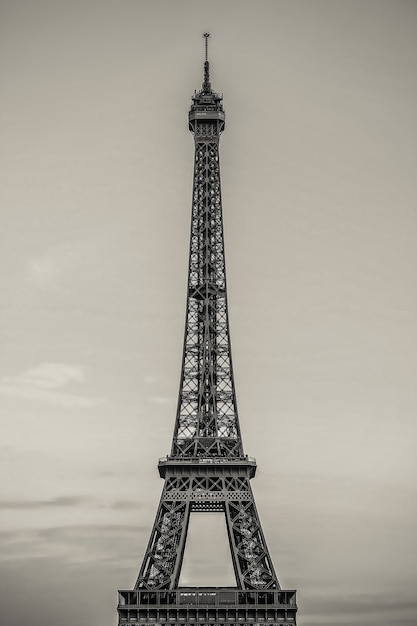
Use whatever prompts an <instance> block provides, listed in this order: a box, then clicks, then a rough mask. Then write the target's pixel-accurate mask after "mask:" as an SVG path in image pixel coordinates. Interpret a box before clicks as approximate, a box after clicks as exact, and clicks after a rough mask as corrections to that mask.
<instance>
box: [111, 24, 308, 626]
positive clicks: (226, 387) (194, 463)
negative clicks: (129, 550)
mask: <svg viewBox="0 0 417 626" xmlns="http://www.w3.org/2000/svg"><path fill="white" fill-rule="evenodd" d="M204 37H205V53H206V54H205V62H204V80H203V84H202V88H201V89H200V90H199V91H198V92H195V94H194V96H193V97H192V105H191V110H190V112H189V129H190V131H191V132H192V134H193V135H194V141H195V161H194V182H193V200H192V217H191V235H190V257H189V269H188V296H187V313H186V324H185V337H184V350H183V359H182V372H181V382H180V390H179V398H178V408H177V415H176V420H175V430H174V436H173V441H172V449H171V453H170V454H169V455H168V456H166V457H165V458H163V459H161V460H160V461H159V465H158V469H159V473H160V476H161V477H162V478H164V479H165V485H164V489H163V492H162V496H161V500H160V504H159V508H158V511H157V514H156V519H155V523H154V526H153V529H152V532H151V537H150V540H149V543H148V546H147V548H146V552H145V557H144V560H143V564H142V567H141V569H140V572H139V576H138V579H137V581H136V584H135V587H134V589H133V590H129V591H119V605H118V614H119V625H120V626H122V625H123V626H125V625H126V624H130V625H133V624H135V625H136V624H137V625H139V624H141V625H146V626H148V625H151V624H152V625H153V624H155V623H157V624H171V625H175V626H177V625H180V624H181V625H183V624H186V625H189V626H193V625H194V624H200V625H201V624H215V625H219V626H220V625H222V626H223V624H228V625H229V626H235V625H237V624H243V625H245V626H247V625H249V624H253V623H257V624H270V625H274V624H277V625H278V624H279V625H280V626H290V625H291V626H294V625H295V622H296V611H297V606H296V598H295V591H294V590H285V591H284V590H282V589H281V588H280V585H279V583H278V579H277V576H276V574H275V571H274V567H273V564H272V561H271V557H270V555H269V553H268V548H267V546H266V542H265V538H264V535H263V532H262V528H261V523H260V520H259V516H258V513H257V510H256V507H255V501H254V497H253V493H252V490H251V486H250V482H249V481H250V479H251V478H253V476H254V475H255V471H256V461H255V459H253V458H251V457H248V456H247V455H245V454H244V451H243V446H242V439H241V434H240V428H239V419H238V413H237V406H236V394H235V387H234V381H233V368H232V357H231V349H230V338H229V320H228V309H227V292H226V273H225V258H224V242H223V221H222V199H221V188H220V161H219V139H220V135H221V133H222V132H223V130H224V127H225V114H224V111H223V105H222V97H221V96H220V95H219V94H218V93H216V92H215V91H213V89H212V87H211V83H210V74H209V61H208V55H207V40H208V37H209V35H208V33H205V34H204ZM195 511H202V512H209V511H220V512H222V513H224V515H225V519H226V526H227V532H228V538H229V544H230V551H231V558H232V562H233V567H234V572H235V575H236V587H207V588H201V587H187V588H184V587H181V588H179V578H180V573H181V566H182V561H183V555H184V549H185V544H186V538H187V529H188V523H189V519H190V513H191V512H195Z"/></svg>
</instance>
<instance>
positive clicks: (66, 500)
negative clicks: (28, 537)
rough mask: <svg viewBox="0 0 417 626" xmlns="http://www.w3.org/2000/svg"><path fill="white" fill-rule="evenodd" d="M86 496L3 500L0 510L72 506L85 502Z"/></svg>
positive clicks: (0, 503) (0, 502)
mask: <svg viewBox="0 0 417 626" xmlns="http://www.w3.org/2000/svg"><path fill="white" fill-rule="evenodd" d="M87 501H88V500H87V498H80V497H76V496H60V497H58V498H52V499H50V500H3V501H0V510H24V509H27V510H36V509H44V508H49V507H73V506H79V505H80V504H85V502H87Z"/></svg>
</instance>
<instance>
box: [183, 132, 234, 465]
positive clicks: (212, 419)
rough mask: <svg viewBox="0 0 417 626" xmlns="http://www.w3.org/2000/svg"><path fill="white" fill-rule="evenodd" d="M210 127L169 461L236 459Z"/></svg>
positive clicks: (199, 140)
mask: <svg viewBox="0 0 417 626" xmlns="http://www.w3.org/2000/svg"><path fill="white" fill-rule="evenodd" d="M216 128H217V124H216V122H213V123H212V124H209V123H207V122H206V123H202V124H200V125H198V126H197V130H196V150H195V168H194V187H193V204H192V220H191V237H190V260H189V274H188V297H187V313H186V328H185V339H184V354H183V364H182V374H181V384H180V393H179V401H178V410H177V418H176V425H175V432H174V439H173V448H172V455H173V456H187V457H190V456H226V457H238V456H241V455H243V449H242V443H241V437H240V430H239V422H238V415H237V406H236V397H235V388H234V381H233V370H232V361H231V350H230V337H229V321H228V311H227V294H226V276H225V259H224V243H223V219H222V204H221V190H220V165H219V151H218V131H217V132H216Z"/></svg>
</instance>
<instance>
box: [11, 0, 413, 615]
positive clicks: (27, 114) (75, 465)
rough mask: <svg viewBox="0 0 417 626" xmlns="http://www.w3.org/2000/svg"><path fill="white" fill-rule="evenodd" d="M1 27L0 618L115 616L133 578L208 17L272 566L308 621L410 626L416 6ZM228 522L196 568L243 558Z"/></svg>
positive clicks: (194, 11)
mask: <svg viewBox="0 0 417 626" xmlns="http://www.w3.org/2000/svg"><path fill="white" fill-rule="evenodd" d="M0 23H1V37H0V79H1V85H2V89H1V91H2V98H1V107H0V109H1V147H0V151H1V154H0V160H1V163H0V166H1V167H0V169H1V172H2V174H1V178H2V187H1V208H0V210H1V224H2V228H1V231H2V243H1V247H0V293H1V308H0V315H1V319H0V333H1V339H0V341H1V355H0V362H1V365H0V378H1V384H0V412H1V420H2V424H3V425H2V443H1V462H0V463H1V465H0V468H1V469H0V475H1V477H2V481H1V482H2V488H1V500H0V508H1V516H0V518H1V522H0V531H1V532H0V541H1V550H0V554H1V557H0V559H1V563H0V565H1V577H2V580H1V585H0V622H1V623H4V624H7V625H8V626H15V625H16V626H17V624H22V623H25V624H26V625H27V626H45V624H53V623H58V622H59V624H60V626H74V625H77V626H87V625H88V626H96V625H97V626H99V625H100V626H102V625H104V624H109V625H111V624H114V623H115V620H116V612H115V607H116V601H117V596H116V591H117V589H119V588H120V589H123V588H130V587H131V586H132V585H133V583H134V581H135V578H136V575H137V571H138V568H139V566H140V563H141V560H142V556H143V551H144V548H145V545H146V542H147V540H148V536H149V533H150V530H151V525H152V523H153V519H154V515H155V513H156V508H157V504H158V501H159V496H160V492H161V489H162V481H161V480H160V478H159V477H158V474H157V470H156V463H157V459H158V457H159V456H163V455H164V454H166V453H167V452H168V451H169V448H170V443H171V436H172V431H173V426H174V417H175V409H176V398H177V393H178V381H179V374H180V359H181V349H182V341H183V326H184V315H185V295H186V271H187V255H188V234H189V220H190V208H191V182H192V164H193V140H192V136H191V135H190V133H189V132H188V130H187V112H188V108H189V104H190V95H191V93H192V92H193V91H194V89H196V88H199V86H200V85H201V80H202V61H203V41H202V39H201V33H202V32H204V30H209V31H211V33H212V39H211V53H210V56H211V68H212V81H213V86H214V88H215V89H216V90H218V91H221V92H223V93H224V104H225V109H226V115H227V126H226V131H225V133H224V135H223V137H222V144H221V158H222V189H223V208H224V213H225V216H224V218H225V237H226V255H227V270H228V286H229V305H230V318H231V332H232V343H233V357H234V368H235V374H236V385H237V393H238V403H239V408H240V419H241V426H242V430H243V436H244V444H245V450H246V452H247V453H248V454H250V455H253V456H255V457H257V460H258V464H259V469H258V474H257V477H256V479H255V480H254V481H253V488H254V492H255V497H256V503H257V506H258V509H259V512H260V515H261V519H262V522H263V527H264V531H265V534H266V538H267V541H268V546H269V550H270V552H271V555H272V558H273V561H274V564H275V568H276V570H277V573H278V576H279V578H280V581H281V584H282V585H283V586H284V587H286V588H297V589H298V599H299V605H300V615H299V624H300V626H318V625H320V626H348V625H349V626H352V625H357V626H381V625H382V624H391V623H395V624H396V626H415V624H416V615H417V602H416V600H415V588H416V578H417V577H416V573H417V572H416V570H417V566H416V558H415V557H416V501H417V499H416V469H417V468H416V456H417V455H416V445H415V444H416V430H415V425H416V417H415V416H416V409H417V392H416V382H415V380H416V371H417V356H416V355H417V332H416V312H417V311H416V309H417V287H416V262H417V247H416V242H415V240H416V227H417V224H416V221H417V219H416V211H417V210H416V195H417V194H416V165H417V158H416V139H417V137H416V134H417V131H416V128H417V125H416V110H417V86H416V76H417V68H416V65H417V62H416V61H417V3H416V2H414V1H411V0H364V1H362V2H359V1H356V2H355V1H351V2H349V1H340V0H335V1H331V0H308V1H307V0H299V1H294V2H290V1H280V0H277V1H265V0H264V1H258V2H255V1H251V2H248V1H244V0H241V1H234V0H229V1H227V2H217V1H216V0H212V1H211V2H201V1H193V2H191V1H190V2H189V1H187V0H184V1H176V2H174V1H173V2H168V1H165V2H161V1H159V0H154V1H152V2H145V1H139V0H135V1H133V0H122V1H116V0H82V1H81V0H72V1H71V2H66V1H64V0H55V1H54V0H35V1H33V0H3V1H2V2H1V13H0ZM212 519H214V518H210V519H209V520H204V519H203V518H199V520H197V519H193V521H192V525H193V528H192V529H191V530H192V533H191V534H192V537H191V540H192V541H193V542H194V544H195V543H198V541H197V542H196V534H197V531H198V529H199V527H198V523H199V521H200V522H201V526H203V525H205V524H207V525H208V526H210V527H211V530H212V534H211V535H209V540H208V541H207V542H206V543H208V544H209V545H211V548H212V549H211V550H210V552H211V553H212V558H211V560H210V559H209V557H208V556H207V555H206V556H205V557H204V558H203V556H202V555H200V554H199V553H198V550H196V549H194V550H193V551H191V550H190V551H188V553H187V563H186V569H185V570H184V573H183V576H184V580H185V581H187V580H190V581H191V582H192V581H194V580H196V581H197V580H198V575H199V572H200V573H201V565H199V562H200V563H201V562H206V561H204V559H207V563H206V565H205V566H204V569H205V572H206V576H207V582H208V583H211V584H216V582H218V581H220V576H221V574H222V572H223V571H227V569H226V565H225V564H224V562H223V561H224V550H223V549H220V554H218V553H216V551H215V549H214V547H213V546H215V545H216V539H215V537H216V528H215V527H214V526H213V527H212V525H211V524H210V523H209V522H210V520H212ZM215 521H216V522H218V519H217V518H216V520H215ZM196 529H197V531H196ZM221 531H222V533H223V534H224V529H221ZM222 536H223V535H222ZM210 537H211V538H210ZM213 555H214V557H213ZM215 559H222V561H221V563H222V564H221V566H219V565H218V564H216V560H215Z"/></svg>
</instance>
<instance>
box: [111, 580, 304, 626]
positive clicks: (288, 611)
mask: <svg viewBox="0 0 417 626" xmlns="http://www.w3.org/2000/svg"><path fill="white" fill-rule="evenodd" d="M117 611H118V614H119V626H127V624H129V626H194V625H200V626H294V625H295V623H296V612H297V605H296V592H295V590H285V591H284V590H282V589H281V590H279V591H277V590H273V591H264V590H262V591H259V590H256V591H255V590H250V591H249V590H242V589H237V588H235V587H181V588H179V589H172V590H169V591H142V590H137V591H135V590H132V591H119V605H118V608H117Z"/></svg>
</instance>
